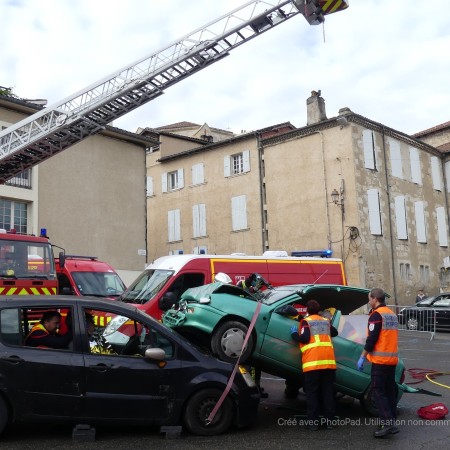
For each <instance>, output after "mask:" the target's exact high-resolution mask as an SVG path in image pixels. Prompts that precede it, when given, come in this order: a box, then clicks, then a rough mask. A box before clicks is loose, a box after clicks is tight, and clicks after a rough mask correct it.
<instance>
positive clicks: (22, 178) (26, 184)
mask: <svg viewBox="0 0 450 450" xmlns="http://www.w3.org/2000/svg"><path fill="white" fill-rule="evenodd" d="M5 184H6V185H8V186H14V187H19V188H25V189H31V188H32V185H31V169H27V170H24V171H23V172H20V173H19V174H17V175H16V176H15V177H12V178H10V179H9V180H8V181H7V182H6V183H5Z"/></svg>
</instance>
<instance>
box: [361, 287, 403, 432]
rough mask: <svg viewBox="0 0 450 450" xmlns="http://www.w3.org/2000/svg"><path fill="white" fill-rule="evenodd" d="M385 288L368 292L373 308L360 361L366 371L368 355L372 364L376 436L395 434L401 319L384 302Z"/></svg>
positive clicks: (396, 430) (362, 368)
mask: <svg viewBox="0 0 450 450" xmlns="http://www.w3.org/2000/svg"><path fill="white" fill-rule="evenodd" d="M385 301H386V294H385V293H384V291H383V289H380V288H374V289H372V290H371V291H370V292H369V306H370V308H371V311H370V315H369V320H368V322H367V339H366V344H365V346H364V350H363V352H362V353H361V356H360V358H359V360H358V363H357V368H358V370H360V371H363V370H364V361H365V359H366V358H367V359H368V360H369V361H370V362H371V363H372V369H371V385H372V391H373V394H374V395H373V398H374V400H375V404H376V406H377V409H378V414H379V416H380V419H381V421H380V423H381V424H380V427H379V429H378V430H376V431H375V432H374V433H373V434H374V436H375V437H376V438H380V437H384V436H386V435H387V434H396V433H398V432H399V431H400V430H399V429H398V428H397V427H396V426H395V423H396V417H397V384H396V382H395V369H396V367H397V363H398V319H397V316H396V315H395V313H394V312H393V311H391V310H390V309H389V308H388V307H387V306H386V304H385Z"/></svg>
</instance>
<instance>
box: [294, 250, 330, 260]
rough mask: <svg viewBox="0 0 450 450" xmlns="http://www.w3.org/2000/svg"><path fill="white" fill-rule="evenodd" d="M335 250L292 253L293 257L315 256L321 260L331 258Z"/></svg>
mask: <svg viewBox="0 0 450 450" xmlns="http://www.w3.org/2000/svg"><path fill="white" fill-rule="evenodd" d="M332 254H333V250H330V249H326V250H305V251H301V252H291V256H315V257H319V258H331V255H332Z"/></svg>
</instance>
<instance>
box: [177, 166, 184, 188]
mask: <svg viewBox="0 0 450 450" xmlns="http://www.w3.org/2000/svg"><path fill="white" fill-rule="evenodd" d="M177 187H178V189H182V188H184V171H183V169H178V186H177Z"/></svg>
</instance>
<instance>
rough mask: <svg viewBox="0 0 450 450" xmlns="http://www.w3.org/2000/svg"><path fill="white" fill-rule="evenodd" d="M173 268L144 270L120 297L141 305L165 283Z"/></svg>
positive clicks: (126, 301)
mask: <svg viewBox="0 0 450 450" xmlns="http://www.w3.org/2000/svg"><path fill="white" fill-rule="evenodd" d="M173 274H174V271H173V270H160V269H156V270H153V269H149V270H145V271H144V272H143V273H142V274H141V275H140V276H139V277H138V278H137V279H136V280H135V281H134V283H132V284H131V285H130V286H129V287H128V289H127V290H126V291H125V292H124V293H123V295H122V296H121V297H120V300H122V301H123V302H125V303H136V304H139V305H143V304H144V303H147V302H148V301H150V300H151V299H152V298H153V297H155V296H156V295H157V294H158V292H159V291H161V289H162V288H163V287H164V286H165V285H166V284H167V282H168V281H169V280H170V278H171V277H172V275H173Z"/></svg>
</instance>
